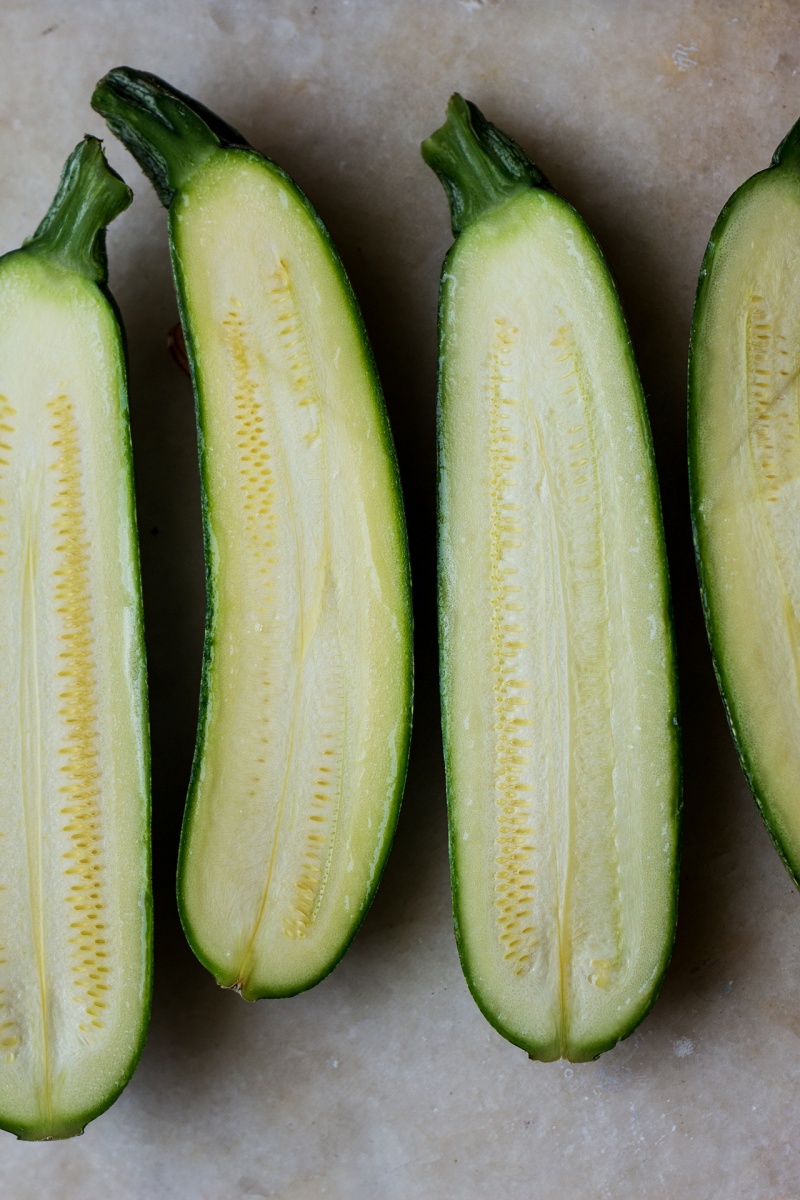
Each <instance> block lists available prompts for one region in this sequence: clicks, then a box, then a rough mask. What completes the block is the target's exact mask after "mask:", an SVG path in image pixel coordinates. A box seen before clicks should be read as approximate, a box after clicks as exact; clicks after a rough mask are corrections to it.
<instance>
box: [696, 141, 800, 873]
mask: <svg viewBox="0 0 800 1200" xmlns="http://www.w3.org/2000/svg"><path fill="white" fill-rule="evenodd" d="M798 236H800V123H798V124H797V125H795V127H794V129H792V131H791V133H789V135H788V136H787V137H786V139H785V140H784V141H783V142H782V143H781V145H780V146H779V147H778V149H777V150H776V152H775V156H774V158H773V162H772V166H771V167H770V168H769V169H768V170H766V171H761V172H760V173H759V174H757V175H754V176H753V177H752V178H751V179H749V180H747V182H746V183H744V184H742V186H741V187H740V188H739V189H738V191H736V192H734V194H733V196H732V197H731V198H730V200H729V201H728V203H727V204H726V205H725V207H724V208H723V210H722V212H721V213H720V216H719V219H718V220H717V222H716V224H715V226H714V229H713V232H712V234H711V240H710V242H709V244H708V249H707V251H706V254H705V258H704V259H703V265H702V268H701V271H700V283H699V286H698V289H697V300H696V302H695V309H694V321H693V324H692V336H691V349H690V360H689V475H690V494H691V506H692V525H693V529H694V541H695V551H696V556H697V565H698V570H699V575H700V589H701V592H702V597H703V608H704V611H705V617H706V628H707V630H708V637H709V641H710V643H711V652H712V656H713V659H714V667H715V670H716V673H717V680H718V682H719V686H720V690H721V692H722V697H723V700H724V703H725V707H726V709H727V713H728V720H729V722H730V726H731V731H732V733H733V738H734V741H735V743H736V747H737V749H738V751H739V757H740V759H741V762H742V766H743V768H744V771H745V774H746V775H747V779H748V781H749V783H750V787H751V788H752V790H753V793H754V795H755V798H756V800H757V802H758V804H759V807H760V809H761V813H762V815H763V817H764V820H765V822H766V824H767V828H768V829H769V831H770V834H771V835H772V839H773V841H774V843H775V845H776V847H777V849H778V852H779V854H780V855H781V857H782V858H783V860H784V862H785V864H786V866H787V868H788V869H789V872H790V873H791V875H792V877H793V879H794V880H795V882H796V883H798V882H800V782H799V781H800V674H799V671H800V409H799V408H798V404H800V390H798V377H799V376H800V347H799V346H798V340H797V324H798V321H800V250H798V245H799V244H800V243H798Z"/></svg>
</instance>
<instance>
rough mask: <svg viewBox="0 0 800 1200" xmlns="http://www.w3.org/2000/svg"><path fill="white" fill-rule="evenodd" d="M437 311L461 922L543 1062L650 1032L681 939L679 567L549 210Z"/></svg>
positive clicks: (614, 328)
mask: <svg viewBox="0 0 800 1200" xmlns="http://www.w3.org/2000/svg"><path fill="white" fill-rule="evenodd" d="M444 285H445V294H444V314H443V320H444V325H443V331H444V346H443V391H442V478H441V503H442V518H443V529H442V545H441V554H442V573H443V585H444V593H443V597H444V610H443V693H444V703H445V713H446V733H447V742H448V745H447V754H448V769H449V780H448V787H449V793H450V800H451V809H452V821H453V829H452V837H453V850H454V884H455V889H456V912H457V919H458V922H459V928H460V933H461V938H462V947H463V952H464V955H465V967H466V969H467V972H468V974H469V976H470V978H471V982H472V986H473V988H474V990H475V991H476V993H477V995H478V998H479V1000H480V1002H481V1005H482V1007H483V1008H484V1009H485V1010H486V1011H487V1013H489V1014H490V1015H491V1016H492V1019H493V1020H494V1021H495V1023H497V1024H498V1025H500V1026H501V1027H502V1028H503V1029H504V1030H505V1031H507V1032H508V1033H509V1034H510V1035H511V1036H512V1037H513V1038H515V1039H516V1040H518V1041H519V1042H520V1043H521V1044H524V1045H525V1046H526V1047H527V1048H528V1049H529V1050H531V1051H532V1052H533V1053H535V1054H536V1055H537V1056H539V1057H542V1058H552V1057H558V1056H559V1055H565V1056H568V1057H574V1058H580V1057H583V1056H584V1055H585V1054H587V1053H590V1052H591V1051H592V1048H593V1047H594V1046H596V1045H597V1044H598V1043H600V1042H602V1041H607V1040H608V1039H609V1038H610V1039H612V1040H613V1037H614V1036H615V1035H616V1034H619V1033H621V1032H624V1031H625V1030H626V1027H629V1026H630V1025H631V1023H632V1022H633V1021H634V1019H635V1017H636V1016H637V1015H640V1014H641V1011H642V1009H643V1007H644V1005H645V1004H646V1002H647V999H648V997H649V995H650V994H651V992H652V989H653V986H654V983H655V982H657V980H658V977H659V976H660V973H661V970H662V969H663V965H664V960H665V953H666V949H667V947H668V945H669V942H670V938H671V926H672V921H673V917H674V909H673V886H674V884H673V872H674V863H675V838H676V830H675V816H676V813H675V792H676V766H675V760H674V734H675V730H674V727H673V718H674V708H673V704H674V700H673V680H672V661H671V651H670V643H669V636H668V625H667V621H668V616H667V612H666V603H665V584H664V561H663V557H662V555H663V551H662V543H661V533H660V522H659V518H658V516H657V510H656V507H655V501H654V491H653V489H654V482H653V479H652V477H651V468H650V464H649V461H648V453H647V444H646V440H645V431H644V429H643V424H642V417H641V415H640V412H639V409H638V402H637V391H636V382H635V378H634V375H633V372H632V368H631V365H630V361H629V359H628V357H627V352H626V347H625V343H624V338H625V333H624V330H623V328H622V326H621V322H620V318H619V316H618V310H617V306H616V304H615V302H614V298H613V293H612V291H611V284H610V281H609V279H608V275H607V273H606V271H605V269H604V267H603V265H602V262H601V260H600V257H599V255H598V252H597V250H596V248H595V247H594V245H593V244H592V243H591V241H590V239H589V238H588V236H587V235H586V234H585V232H584V230H583V227H582V226H581V224H580V222H579V221H578V220H577V218H576V217H575V215H574V213H573V212H572V211H571V210H570V209H569V208H568V206H567V205H566V204H565V203H564V202H563V201H561V200H559V199H558V198H557V197H554V196H552V195H550V194H548V193H545V192H541V191H533V190H531V191H530V192H527V193H525V194H523V195H522V196H520V197H519V198H517V199H515V200H513V201H511V202H508V203H506V204H505V205H504V206H503V207H502V208H501V209H499V210H497V212H496V213H495V214H493V215H492V216H491V217H485V218H483V219H482V220H481V221H480V222H478V223H476V225H474V226H473V227H472V228H469V229H467V231H466V232H465V233H462V235H461V237H460V239H459V242H458V244H457V247H456V250H455V253H454V254H453V255H452V256H451V258H450V259H449V261H448V265H447V268H446V273H445V279H444Z"/></svg>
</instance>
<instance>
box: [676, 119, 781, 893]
mask: <svg viewBox="0 0 800 1200" xmlns="http://www.w3.org/2000/svg"><path fill="white" fill-rule="evenodd" d="M778 179H781V180H782V181H784V182H785V184H786V185H787V188H788V187H790V186H791V184H792V183H793V184H794V192H795V197H794V200H795V204H796V205H797V207H798V209H800V122H798V123H797V124H795V125H794V126H793V128H792V129H791V130H790V131H789V133H788V134H787V135H786V137H785V138H784V139H783V141H782V142H781V143H780V145H779V146H778V148H777V149H776V151H775V153H774V155H773V157H772V162H771V164H770V166H769V167H768V168H766V169H765V170H763V171H759V172H757V173H756V174H755V175H752V176H751V177H750V178H749V179H747V180H746V181H745V182H744V183H743V184H741V186H740V187H738V188H737V189H736V191H735V192H734V193H733V194H732V195H731V196H730V198H729V199H728V200H727V202H726V203H725V205H724V206H723V208H722V210H721V212H720V214H719V216H718V217H717V220H716V221H715V223H714V227H713V229H712V231H711V235H710V238H709V242H708V246H707V248H706V251H705V254H704V256H703V261H702V264H701V267H700V274H699V279H698V284H697V293H696V297H695V304H694V312H693V317H692V326H691V334H690V341H689V366H688V439H687V440H688V463H689V502H690V510H691V521H692V536H693V542H694V552H695V562H696V566H697V574H698V582H699V587H700V598H701V602H702V607H703V616H704V618H705V625H706V633H707V636H708V641H709V647H710V649H711V658H712V663H713V666H714V674H715V676H716V680H717V685H718V687H719V692H720V697H721V699H722V703H723V707H724V710H725V715H726V718H727V721H728V726H729V728H730V731H731V736H732V738H733V742H734V745H735V747H736V751H737V754H738V756H739V761H740V764H741V767H742V770H743V772H744V775H745V778H746V779H747V783H748V786H749V787H750V790H751V792H752V794H753V797H754V799H755V801H756V804H757V805H758V809H759V811H760V813H761V817H762V819H763V821H764V824H765V826H766V828H767V831H768V833H769V836H770V839H771V841H772V843H773V845H774V847H775V849H776V851H777V852H778V856H779V857H780V859H781V861H782V863H783V865H784V867H785V868H786V870H787V871H788V873H789V875H790V876H791V878H792V880H793V882H794V884H795V885H796V886H797V887H800V853H798V848H797V842H798V832H795V833H794V835H793V839H792V832H791V831H790V829H789V828H788V826H787V822H786V819H785V816H784V817H782V816H781V814H780V813H779V812H778V811H777V807H778V806H777V804H776V800H777V799H778V797H777V796H776V795H775V793H774V788H775V783H774V781H770V779H769V777H768V775H769V764H768V763H766V762H764V761H763V759H762V761H761V762H760V763H759V761H758V758H759V753H758V750H759V748H758V747H757V746H756V745H755V744H754V743H753V742H752V741H751V739H750V738H749V737H748V735H747V731H746V724H747V719H746V712H745V704H746V697H741V698H739V697H737V688H736V686H735V683H734V679H733V674H734V671H735V659H736V647H735V645H734V644H733V642H732V639H731V634H730V633H728V631H726V629H725V628H724V620H723V613H722V611H721V595H720V594H719V593H718V589H720V590H721V589H722V588H723V587H725V586H726V585H725V583H724V579H723V578H722V577H721V576H720V577H719V578H718V579H716V580H715V578H714V575H713V571H712V565H711V560H712V546H713V533H712V532H711V530H710V529H709V524H708V520H707V519H706V517H705V515H704V507H705V505H706V504H707V501H708V494H707V489H706V487H705V482H704V463H703V430H702V423H703V416H704V409H705V404H706V383H705V370H704V369H705V366H706V363H705V361H704V347H703V338H704V331H705V326H706V324H708V323H709V322H710V321H711V320H712V317H713V314H711V312H710V309H711V301H712V298H713V296H712V293H713V291H714V288H715V285H716V282H717V276H718V273H719V271H720V246H721V243H723V242H724V240H725V239H726V237H727V236H729V235H730V233H731V231H733V230H734V229H735V226H736V224H737V222H738V221H739V220H740V219H741V218H742V214H743V213H744V212H745V210H746V209H747V207H748V206H752V205H755V204H756V203H757V200H758V197H759V195H760V194H768V192H769V189H770V188H771V187H772V185H773V184H774V183H775V182H776V181H777V180H778ZM781 235H782V230H780V229H776V230H775V234H774V236H775V240H776V241H777V240H778V239H780V237H781ZM707 436H708V435H706V439H707ZM753 615H754V620H755V622H756V623H758V621H759V619H760V614H759V613H758V612H754V614H753ZM791 840H794V841H795V843H796V844H795V846H794V847H792V846H791V845H790V844H789V843H790V841H791Z"/></svg>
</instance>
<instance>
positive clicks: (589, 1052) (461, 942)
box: [423, 97, 683, 1062]
mask: <svg viewBox="0 0 800 1200" xmlns="http://www.w3.org/2000/svg"><path fill="white" fill-rule="evenodd" d="M459 99H460V97H459ZM462 103H463V101H462ZM451 104H452V101H451ZM469 107H470V110H471V111H474V112H478V110H477V109H476V108H475V106H474V105H470V106H469ZM449 111H450V110H449V109H448V115H449ZM481 119H483V118H481ZM485 123H486V124H487V125H488V124H489V123H488V122H485ZM492 128H493V127H492ZM509 140H510V139H509ZM512 144H514V143H512ZM424 145H426V143H423V146H424ZM516 149H517V150H518V153H519V154H520V155H522V154H523V152H522V151H521V150H520V149H519V148H518V147H516ZM423 157H425V161H426V162H428V157H427V156H426V155H425V154H424V153H423ZM429 165H431V164H430V163H429ZM531 166H532V169H533V171H536V172H537V174H541V173H540V172H538V170H537V168H535V167H533V164H531ZM434 169H436V168H434ZM437 174H438V171H437ZM541 178H542V179H543V180H544V176H543V175H542V176H541ZM528 186H530V187H536V186H542V187H546V188H547V190H550V191H552V190H553V189H552V188H551V187H550V185H549V184H546V183H543V184H541V185H537V184H536V183H535V182H533V176H531V183H530V184H529V185H528ZM519 190H520V189H515V191H514V192H513V193H512V194H511V196H510V197H508V198H509V199H513V196H514V195H516V194H517V192H518V191H519ZM446 191H447V196H448V200H451V192H450V191H449V190H448V189H446ZM556 194H557V193H556ZM559 199H561V200H562V202H563V203H564V204H565V205H566V206H567V207H568V208H569V209H570V211H571V213H572V214H573V215H574V217H575V220H576V221H577V223H578V224H579V225H580V227H581V229H582V231H583V233H584V235H585V237H586V239H587V241H588V242H589V243H590V245H592V246H593V247H594V248H595V250H596V252H597V256H598V259H599V260H600V262H602V263H603V265H604V267H605V269H606V272H607V275H608V284H609V297H610V298H611V299H612V302H613V303H614V306H615V312H616V317H617V323H618V327H619V334H620V346H621V347H622V348H623V349H624V354H625V357H626V359H627V361H628V363H629V365H630V367H631V371H632V376H633V378H634V379H635V381H636V396H637V416H638V418H639V423H640V428H641V431H642V437H643V442H644V446H645V452H646V456H647V457H646V466H647V469H648V474H649V479H650V482H651V499H652V505H653V516H654V519H655V526H656V528H657V529H658V530H659V531H660V540H661V547H662V562H663V571H662V573H661V584H662V593H661V598H662V602H663V604H664V610H665V613H666V615H667V617H668V634H669V641H668V646H667V650H668V662H667V668H666V669H667V672H668V674H669V679H670V683H671V698H672V706H671V707H672V724H671V729H672V746H673V764H674V768H675V791H674V822H675V845H676V855H675V865H674V870H673V887H672V907H671V910H670V913H669V914H668V918H667V923H666V934H667V936H666V937H665V942H664V950H663V956H662V960H661V963H660V964H659V967H658V969H657V971H656V972H655V974H654V977H653V984H652V987H651V990H650V993H649V995H648V996H647V997H646V999H645V1000H644V1002H643V1004H642V1005H641V1006H640V1007H639V1008H638V1009H635V1010H634V1011H633V1013H630V1014H626V1017H627V1020H626V1022H625V1023H624V1024H621V1026H620V1030H619V1032H618V1033H617V1034H615V1035H614V1036H613V1037H611V1038H604V1039H599V1040H598V1041H597V1042H593V1043H590V1044H587V1045H586V1046H584V1047H581V1048H580V1049H579V1048H578V1047H570V1046H567V1047H566V1048H563V1047H562V1048H561V1049H560V1051H559V1053H558V1054H552V1053H551V1052H550V1049H549V1048H546V1047H542V1046H540V1045H539V1044H538V1043H536V1042H532V1041H529V1040H526V1039H525V1038H523V1037H520V1036H519V1035H518V1033H517V1032H515V1031H514V1030H512V1029H510V1028H509V1027H508V1026H505V1025H504V1024H503V1022H502V1020H501V1019H500V1018H499V1017H498V1014H497V1013H496V1012H493V1011H492V1009H491V1008H489V1006H488V1005H487V1004H485V1003H484V1001H483V998H482V997H481V995H480V991H479V986H478V985H477V984H476V983H475V977H476V974H477V973H476V972H473V970H472V967H471V964H470V961H469V956H468V953H467V946H466V940H465V938H464V936H463V934H462V931H461V922H460V919H459V890H460V887H459V869H458V849H457V843H456V837H455V821H454V799H453V792H452V784H451V780H452V778H453V771H452V750H451V738H450V725H449V719H450V718H449V698H448V695H447V692H446V689H445V687H444V685H443V686H442V738H443V743H444V759H445V775H446V779H447V810H448V822H447V826H448V846H449V859H450V879H451V889H452V895H453V924H454V928H455V937H456V945H457V947H458V954H459V959H460V961H461V968H462V971H463V973H464V977H465V979H466V982H467V987H468V988H469V991H470V994H471V996H472V998H473V1000H474V1001H475V1003H476V1005H477V1006H478V1008H479V1009H480V1011H481V1012H482V1013H483V1015H484V1017H485V1018H486V1020H487V1021H488V1022H489V1024H490V1025H492V1026H493V1028H494V1029H496V1030H497V1032H498V1033H499V1034H501V1035H502V1036H503V1037H504V1038H505V1039H506V1040H507V1041H509V1042H511V1043H512V1044H513V1045H515V1046H519V1047H520V1049H522V1050H525V1051H526V1052H527V1054H528V1055H529V1057H530V1058H532V1059H536V1060H540V1059H541V1061H547V1062H550V1061H554V1060H555V1059H557V1058H559V1057H561V1058H564V1057H567V1058H568V1060H569V1061H570V1062H589V1061H591V1060H592V1059H595V1058H598V1057H599V1056H600V1055H601V1054H603V1053H604V1052H605V1051H606V1050H610V1049H611V1048H612V1047H613V1046H615V1045H616V1044H617V1042H620V1041H623V1040H624V1039H625V1038H627V1037H630V1035H631V1034H632V1033H633V1032H634V1031H635V1030H636V1029H637V1028H638V1026H639V1025H640V1024H641V1022H642V1021H643V1020H644V1018H645V1017H646V1016H647V1015H648V1013H649V1012H650V1010H651V1009H652V1007H653V1005H654V1004H655V1002H656V1000H657V999H658V994H659V991H660V990H661V985H662V983H663V980H664V976H665V974H666V971H667V967H668V966H669V962H670V958H671V957H672V949H673V945H674V942H675V930H676V927H677V921H678V883H679V876H680V854H679V850H680V841H681V827H682V812H683V800H682V761H681V739H680V722H679V710H680V700H679V692H678V675H677V657H676V651H675V636H674V620H673V606H672V595H671V591H670V582H669V571H668V567H667V555H666V544H665V541H664V533H663V529H664V523H663V515H662V510H661V496H660V492H659V488H658V474H657V471H656V463H655V453H654V450H653V438H652V432H651V429H650V421H649V418H648V415H647V405H646V402H645V398H644V392H643V390H642V386H641V381H640V379H639V371H638V368H637V366H636V359H635V357H634V353H633V345H632V343H631V339H630V334H629V332H628V327H627V323H626V321H625V315H624V313H623V311H622V305H621V303H620V300H619V294H618V292H617V288H616V285H615V283H614V277H613V275H612V273H611V270H610V268H609V266H608V264H607V262H606V259H605V256H604V255H603V252H602V250H601V248H600V245H599V243H598V242H597V239H596V238H595V237H594V235H593V234H592V232H591V230H590V229H589V227H588V225H587V224H586V222H585V221H584V220H583V218H582V217H581V216H580V214H579V213H578V212H577V211H576V210H575V209H574V208H572V206H571V205H570V204H569V203H568V202H567V201H566V200H563V198H562V197H559ZM503 202H505V201H503ZM451 203H452V201H451ZM496 207H497V205H496V204H491V205H489V206H488V207H487V208H486V209H485V211H487V212H489V211H491V210H492V209H494V208H496ZM461 211H463V209H461V210H453V214H452V215H453V224H454V227H455V223H456V219H457V215H458V213H459V212H461ZM473 219H474V220H480V216H477V217H476V218H473ZM461 227H462V228H463V225H462V226H461ZM457 234H458V231H456V241H455V242H454V243H453V245H452V246H451V248H450V250H449V251H448V253H447V256H446V257H445V260H444V263H443V265H442V272H441V282H440V285H439V314H438V326H439V363H440V364H441V363H442V362H443V361H444V358H445V356H446V353H447V338H446V334H445V329H446V303H447V288H448V284H447V280H448V276H449V274H450V261H451V258H452V257H453V255H454V252H455V250H456V248H457V246H458V240H457ZM442 381H443V372H442V370H441V365H440V369H439V383H438V391H437V461H438V466H437V489H436V492H437V525H438V528H439V530H440V531H441V530H442V529H443V527H444V523H445V513H444V507H443V494H444V488H443V486H442V475H443V473H444V471H445V470H446V463H445V458H446V452H445V443H444V408H445V405H446V398H445V395H444V388H443V383H442ZM442 544H443V542H442V538H441V536H440V537H439V539H438V545H439V555H438V564H439V565H438V580H439V582H438V609H439V661H440V666H439V671H440V677H441V678H442V679H444V678H445V671H446V666H445V664H446V660H447V657H448V653H449V647H448V642H447V636H446V618H447V608H448V596H447V587H446V570H445V567H446V564H445V559H444V555H443V552H442ZM564 1049H566V1050H568V1051H569V1053H568V1054H566V1055H565V1053H564Z"/></svg>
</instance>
